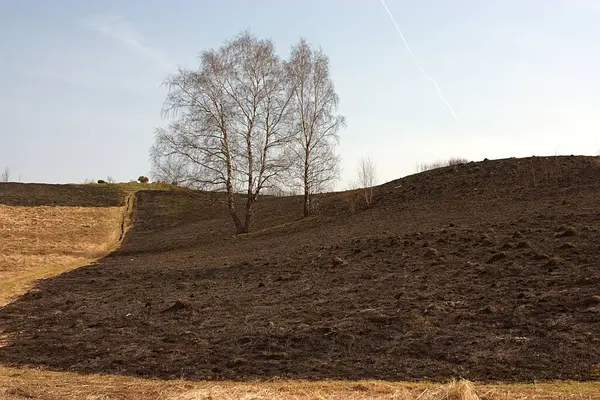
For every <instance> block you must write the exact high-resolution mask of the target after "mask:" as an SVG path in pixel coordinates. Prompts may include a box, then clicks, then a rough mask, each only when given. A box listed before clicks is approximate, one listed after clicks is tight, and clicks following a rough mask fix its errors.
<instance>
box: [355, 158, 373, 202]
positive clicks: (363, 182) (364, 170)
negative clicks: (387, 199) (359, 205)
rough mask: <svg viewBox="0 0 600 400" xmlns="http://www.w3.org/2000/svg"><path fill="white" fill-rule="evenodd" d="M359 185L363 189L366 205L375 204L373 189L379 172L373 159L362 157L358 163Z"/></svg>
mask: <svg viewBox="0 0 600 400" xmlns="http://www.w3.org/2000/svg"><path fill="white" fill-rule="evenodd" d="M357 170H358V185H359V186H360V187H361V188H362V189H363V194H364V197H365V204H366V205H367V207H369V206H370V205H371V204H372V203H373V190H374V189H373V187H374V186H375V185H376V184H377V171H376V168H375V163H374V162H373V159H372V158H371V157H364V156H363V157H362V158H361V159H360V161H359V162H358V168H357Z"/></svg>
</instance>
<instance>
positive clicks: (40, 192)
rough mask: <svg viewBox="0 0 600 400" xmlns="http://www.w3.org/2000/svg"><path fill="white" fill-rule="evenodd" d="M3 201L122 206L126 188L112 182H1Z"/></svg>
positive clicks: (25, 203)
mask: <svg viewBox="0 0 600 400" xmlns="http://www.w3.org/2000/svg"><path fill="white" fill-rule="evenodd" d="M0 204H5V205H7V206H30V207H33V206H69V207H119V206H121V205H123V191H121V190H120V189H119V188H118V187H116V186H109V185H47V184H42V183H12V182H11V183H0Z"/></svg>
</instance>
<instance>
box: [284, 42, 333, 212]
mask: <svg viewBox="0 0 600 400" xmlns="http://www.w3.org/2000/svg"><path fill="white" fill-rule="evenodd" d="M286 70H287V74H288V79H289V84H290V85H291V87H292V89H293V94H294V96H293V104H292V111H293V118H294V123H295V132H296V135H295V146H294V147H293V151H294V161H295V164H294V166H293V169H292V177H293V178H294V179H295V180H297V181H299V184H300V186H301V187H302V189H303V192H304V216H305V217H306V216H309V215H310V214H311V213H312V211H313V207H312V200H313V196H314V194H315V193H318V192H319V191H320V190H323V189H324V188H327V187H329V186H332V185H333V184H334V182H335V181H336V180H337V178H338V176H339V163H340V159H339V157H338V156H337V154H336V153H335V148H336V145H337V144H338V142H339V137H338V131H339V129H340V128H341V127H343V126H344V125H345V119H344V117H343V116H341V115H338V114H337V108H338V103H339V97H338V95H337V93H336V92H335V87H334V85H333V81H332V80H331V77H330V74H329V58H328V57H327V56H326V55H325V54H324V53H323V51H322V50H320V49H313V48H312V47H311V45H310V44H309V43H308V42H307V41H306V40H305V39H301V40H300V42H299V43H298V44H296V45H295V46H293V47H292V51H291V56H290V60H289V62H288V63H287V68H286Z"/></svg>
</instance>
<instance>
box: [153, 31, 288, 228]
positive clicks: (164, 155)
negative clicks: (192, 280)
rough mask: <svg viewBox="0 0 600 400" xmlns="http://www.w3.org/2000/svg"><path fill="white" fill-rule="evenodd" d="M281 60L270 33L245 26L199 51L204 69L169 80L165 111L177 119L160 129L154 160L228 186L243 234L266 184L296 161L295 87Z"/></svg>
mask: <svg viewBox="0 0 600 400" xmlns="http://www.w3.org/2000/svg"><path fill="white" fill-rule="evenodd" d="M283 66H284V64H283V62H282V61H281V60H280V59H279V57H278V56H277V55H276V54H275V49H274V46H273V43H272V42H271V41H270V40H259V39H257V38H256V37H254V36H252V35H251V34H250V33H248V32H243V33H241V34H240V35H238V36H237V37H235V38H234V39H233V40H231V41H228V42H227V43H225V44H224V45H223V46H222V47H221V48H219V49H217V50H212V49H211V50H207V51H204V52H203V53H201V55H200V68H199V70H198V71H190V70H184V69H180V70H179V71H178V72H177V73H176V74H174V75H172V76H170V77H168V78H167V80H166V81H165V85H166V86H167V88H168V95H167V98H166V100H165V104H164V108H163V113H164V115H170V116H173V117H176V118H175V120H174V121H172V122H171V124H170V125H169V126H168V127H167V128H162V129H158V130H157V132H156V137H155V139H156V140H155V144H154V146H153V147H152V149H151V156H152V159H153V163H154V166H155V167H156V166H158V165H160V162H161V161H163V162H164V160H168V159H169V158H172V159H174V160H176V161H178V162H181V163H182V165H183V167H182V169H183V172H182V176H183V179H185V181H186V182H188V183H192V184H194V185H195V186H197V187H200V188H204V189H208V190H225V191H226V193H227V200H226V203H227V206H228V208H229V211H230V213H231V216H232V218H233V221H234V223H235V226H236V230H237V232H238V233H245V232H248V231H249V229H250V224H251V220H252V211H253V204H254V202H255V201H256V200H257V199H258V197H259V194H260V191H261V190H262V189H263V188H265V187H269V186H270V185H271V184H276V183H277V179H278V177H279V175H281V173H282V172H284V171H286V170H287V169H289V166H290V155H289V153H288V151H287V147H288V145H289V143H290V141H291V140H292V137H293V133H294V132H293V130H292V127H291V124H290V113H289V104H290V100H291V95H292V91H291V90H290V89H289V87H290V85H288V84H287V80H286V74H285V69H284V67H283ZM239 188H243V192H244V195H245V205H244V211H245V215H243V216H241V215H240V213H239V212H238V210H237V208H236V206H237V204H236V198H237V197H238V196H239V195H240V193H239V190H238V189H239Z"/></svg>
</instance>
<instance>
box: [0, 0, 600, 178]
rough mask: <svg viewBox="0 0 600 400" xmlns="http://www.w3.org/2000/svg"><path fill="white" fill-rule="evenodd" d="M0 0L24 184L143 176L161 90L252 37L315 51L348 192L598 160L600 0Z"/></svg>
mask: <svg viewBox="0 0 600 400" xmlns="http://www.w3.org/2000/svg"><path fill="white" fill-rule="evenodd" d="M387 4H388V6H389V9H390V11H391V12H392V13H393V15H394V16H395V18H396V20H397V22H398V25H399V27H400V28H401V30H402V31H403V33H404V36H405V38H406V40H407V41H408V43H409V45H410V47H411V49H412V51H413V52H414V54H415V55H416V56H417V57H418V58H419V60H420V62H421V63H422V65H423V67H424V68H425V70H426V72H427V74H428V75H429V76H431V77H433V78H434V79H435V80H436V81H437V83H438V84H439V86H440V88H441V90H442V91H443V94H444V96H445V98H446V99H447V100H448V102H449V103H450V104H451V106H452V108H453V109H454V111H455V112H456V114H457V116H458V118H459V120H458V121H457V120H456V119H455V118H454V117H453V116H452V114H451V112H450V111H449V109H448V108H447V107H446V106H445V105H444V103H443V102H442V101H441V100H440V98H439V97H438V93H437V91H436V89H435V86H434V85H433V84H432V82H431V81H429V80H427V79H426V76H425V75H423V74H422V73H421V71H420V70H419V67H418V66H417V64H416V63H415V62H414V60H413V59H412V58H411V56H410V54H409V53H408V51H407V50H406V48H405V47H404V46H403V44H402V41H401V39H400V37H399V35H398V33H397V32H396V30H395V28H394V26H393V24H392V22H391V21H390V19H389V17H388V15H387V13H386V12H385V9H384V8H383V6H382V4H381V3H380V1H379V0H345V1H342V0H302V1H291V0H290V1H285V0H271V1H266V0H263V1H261V0H255V1H252V0H229V1H198V0H196V1H193V0H189V1H182V0H173V1H169V2H168V1H156V0H153V1H152V0H150V1H141V0H138V1H133V0H130V1H125V0H111V1H100V0H98V1H81V0H71V1H67V0H47V1H43V0H36V1H33V0H0V121H1V122H2V125H1V128H0V168H2V167H3V166H4V165H9V166H10V167H11V169H12V171H13V177H14V178H17V177H18V176H19V175H21V176H22V179H23V181H27V182H33V181H35V182H60V183H65V182H82V181H84V180H85V179H92V178H93V179H100V178H106V176H108V175H110V176H113V177H114V178H116V179H117V180H128V179H130V178H136V177H137V176H139V175H140V174H147V173H148V172H149V168H150V167H149V163H148V148H149V147H150V145H151V143H152V140H153V131H154V128H155V127H157V126H159V125H161V124H165V121H163V120H161V118H160V110H161V106H162V101H163V98H164V94H165V93H164V89H162V88H160V84H161V82H162V81H163V79H164V78H165V76H166V75H167V74H168V73H170V72H172V71H173V70H174V68H176V66H183V67H194V66H195V65H196V56H197V54H198V53H199V51H201V50H202V49H205V48H209V47H217V46H219V45H220V44H221V43H222V42H223V41H224V40H226V39H229V38H231V37H232V36H234V35H235V34H237V33H238V32H240V31H241V30H244V29H250V30H251V31H252V32H253V33H254V34H256V35H257V36H261V37H270V38H272V39H273V40H274V41H275V43H276V45H277V49H278V51H279V53H280V54H281V55H282V56H287V54H288V49H289V46H290V45H292V44H293V43H295V42H296V41H297V40H298V38H299V37H300V36H305V37H306V38H307V39H308V40H309V41H310V42H312V43H313V44H316V45H320V46H322V48H323V49H324V51H325V52H326V53H327V54H328V55H329V56H330V59H331V71H332V76H333V79H334V81H335V84H336V87H337V90H338V93H339V95H340V98H341V107H340V111H341V112H342V113H343V114H344V115H345V116H346V117H347V122H348V126H347V128H346V129H344V130H343V131H342V132H341V133H340V137H341V142H340V147H339V152H340V154H341V155H342V158H343V165H342V167H343V174H342V178H341V180H340V183H339V187H340V188H343V187H345V185H346V184H347V182H348V181H349V180H351V179H353V178H354V176H355V166H356V161H357V159H358V158H359V157H360V156H361V155H362V154H365V155H371V156H372V157H373V158H374V159H375V161H376V164H377V167H378V172H379V180H380V181H381V182H383V181H389V180H392V179H395V178H398V177H400V176H404V175H407V174H411V173H414V172H415V167H416V164H417V163H422V162H431V161H435V160H437V159H442V158H448V157H452V156H461V157H466V158H470V159H473V160H481V159H483V158H485V157H487V158H503V157H512V156H516V157H521V156H531V155H554V154H555V153H556V152H558V153H559V154H572V153H573V154H596V153H597V152H598V151H599V150H600V77H599V76H600V46H599V43H600V22H599V21H600V1H596V0H503V1H492V0H489V1H484V0H453V1H451V0H410V1H409V0H387Z"/></svg>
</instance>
